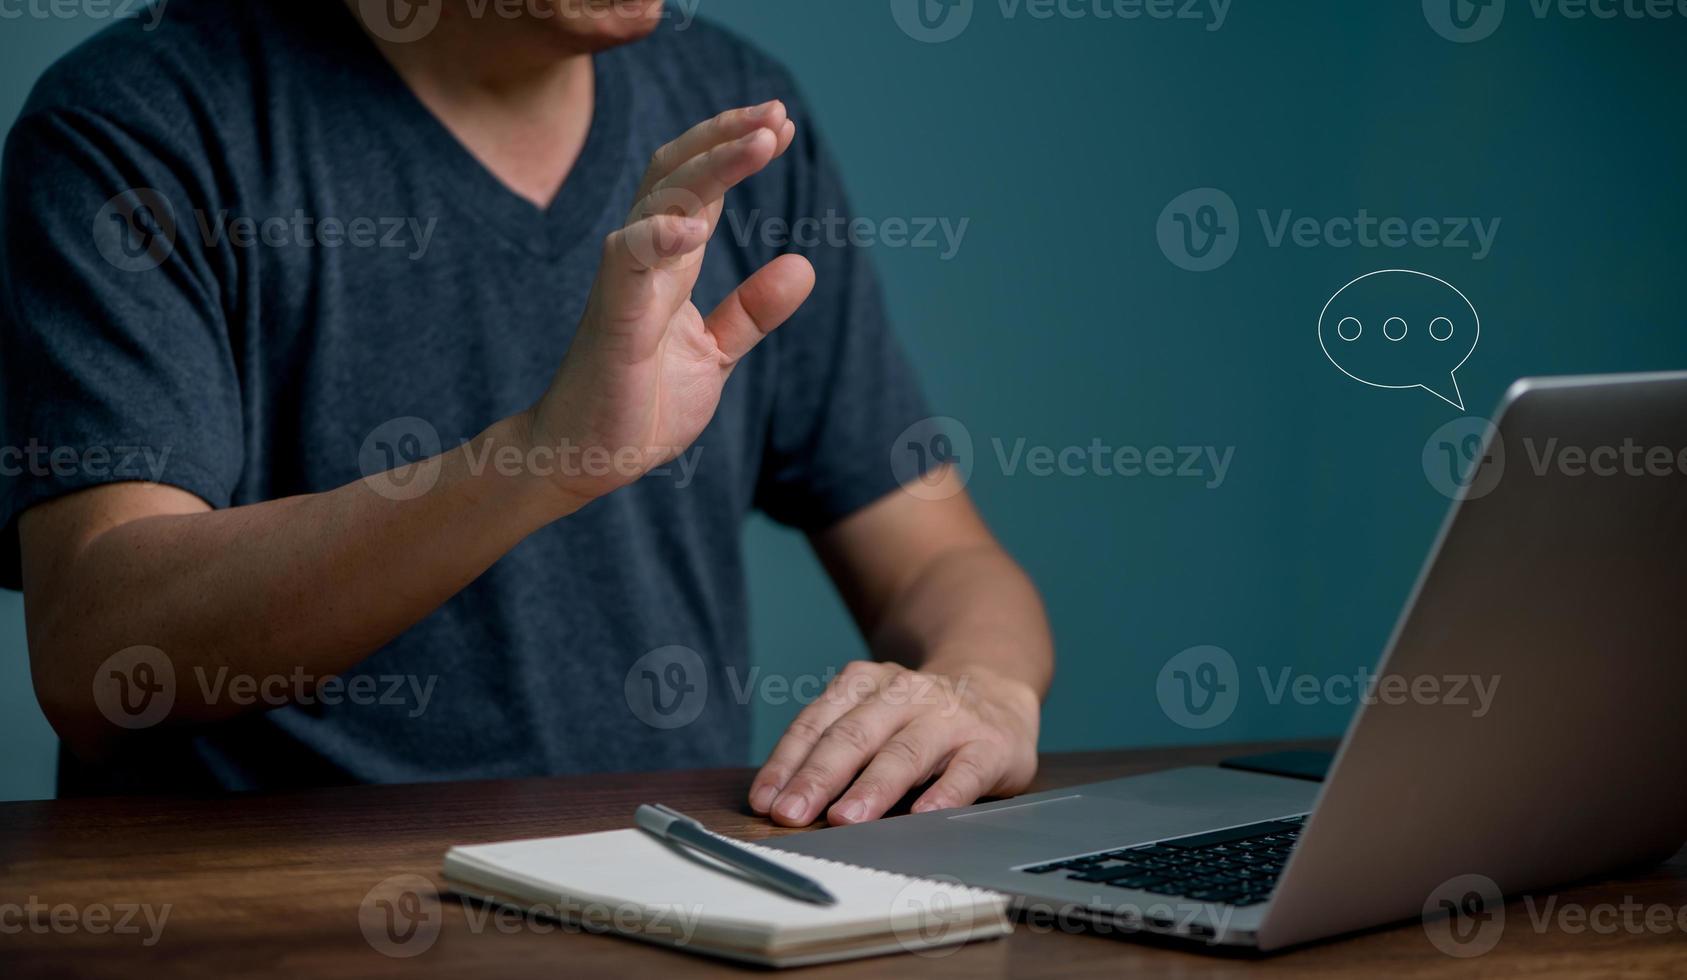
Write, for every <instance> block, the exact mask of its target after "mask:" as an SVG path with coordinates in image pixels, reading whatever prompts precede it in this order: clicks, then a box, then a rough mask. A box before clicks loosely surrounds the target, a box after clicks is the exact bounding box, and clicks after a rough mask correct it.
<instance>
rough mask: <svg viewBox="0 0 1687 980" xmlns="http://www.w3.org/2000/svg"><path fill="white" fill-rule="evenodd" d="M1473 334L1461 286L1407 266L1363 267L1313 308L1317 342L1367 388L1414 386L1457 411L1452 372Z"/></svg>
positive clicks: (1477, 322) (1476, 334)
mask: <svg viewBox="0 0 1687 980" xmlns="http://www.w3.org/2000/svg"><path fill="white" fill-rule="evenodd" d="M1481 336H1482V321H1481V319H1480V318H1479V317H1478V316H1477V315H1476V307H1475V306H1473V305H1472V304H1471V302H1470V300H1469V299H1467V298H1465V295H1464V294H1463V293H1461V292H1459V291H1458V289H1456V288H1454V286H1453V284H1452V283H1449V282H1447V281H1446V280H1444V279H1437V278H1436V277H1434V276H1432V275H1430V274H1429V273H1427V272H1413V271H1412V270H1411V269H1379V270H1378V271H1376V272H1367V273H1365V274H1364V275H1362V276H1360V277H1359V278H1357V279H1355V280H1353V281H1352V282H1350V283H1348V284H1347V285H1345V286H1343V287H1341V288H1340V289H1338V290H1336V294H1335V295H1334V296H1331V297H1330V300H1329V302H1327V303H1325V304H1324V309H1323V311H1322V312H1320V313H1319V314H1318V345H1319V346H1320V347H1322V348H1324V356H1325V357H1327V358H1329V359H1330V363H1331V364H1334V365H1335V366H1336V367H1337V368H1338V369H1339V370H1340V371H1341V373H1343V374H1345V375H1347V376H1348V377H1350V378H1352V379H1353V380H1355V381H1360V382H1363V383H1365V384H1368V385H1370V386H1371V387H1373V388H1422V389H1423V390H1425V391H1427V392H1429V393H1430V394H1432V395H1434V396H1435V397H1437V398H1439V399H1441V400H1442V401H1444V402H1446V403H1447V404H1449V405H1452V406H1454V407H1455V408H1457V409H1459V410H1460V411H1463V410H1464V395H1463V394H1461V393H1460V392H1459V379H1458V376H1457V372H1458V369H1459V368H1461V367H1463V366H1464V362H1465V361H1467V360H1469V359H1470V355H1471V354H1472V353H1474V352H1475V350H1476V341H1477V340H1478V339H1479V338H1480V337H1481Z"/></svg>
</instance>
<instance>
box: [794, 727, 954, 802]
mask: <svg viewBox="0 0 1687 980" xmlns="http://www.w3.org/2000/svg"><path fill="white" fill-rule="evenodd" d="M951 748H953V744H952V742H951V740H950V737H949V736H947V735H946V733H945V732H944V731H943V726H941V725H931V726H923V725H921V724H920V723H919V722H914V723H911V724H909V725H908V726H907V727H906V728H904V729H902V730H901V731H900V732H897V733H896V734H895V735H892V736H891V737H890V740H889V741H887V742H885V744H884V745H882V746H880V748H879V752H878V754H877V755H875V756H873V761H872V762H869V763H868V764H867V768H866V769H864V770H862V771H861V775H860V776H859V777H857V778H856V780H855V782H854V783H853V784H851V785H850V787H849V791H848V792H846V793H844V795H843V796H842V797H841V798H839V800H838V802H836V803H834V804H832V806H831V808H830V809H828V810H827V811H826V820H827V822H829V823H834V824H846V823H860V822H861V821H863V820H877V819H878V818H879V817H882V816H884V813H885V811H886V810H888V809H890V808H891V807H892V806H894V805H895V804H896V801H897V800H900V799H902V797H903V795H904V794H906V793H907V792H908V791H909V790H910V789H913V788H914V787H915V786H918V785H919V784H920V783H923V782H925V781H926V780H927V779H929V778H930V777H931V772H932V770H933V769H935V768H936V767H937V762H938V760H939V759H941V758H942V757H943V756H944V755H946V754H948V752H949V750H950V749H951Z"/></svg>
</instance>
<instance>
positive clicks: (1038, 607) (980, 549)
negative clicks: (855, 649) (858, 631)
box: [871, 543, 1054, 698]
mask: <svg viewBox="0 0 1687 980" xmlns="http://www.w3.org/2000/svg"><path fill="white" fill-rule="evenodd" d="M871 645H872V648H873V652H874V655H875V656H877V657H879V658H880V659H884V660H894V661H896V662H898V663H902V664H904V665H906V666H909V667H914V668H917V669H919V670H925V671H932V672H935V673H943V674H952V675H960V676H964V675H965V674H966V672H967V671H969V670H974V669H977V668H983V669H986V670H989V671H991V672H993V673H995V674H998V675H1000V676H1003V677H1007V678H1010V679H1012V680H1016V681H1019V682H1021V683H1023V684H1025V685H1026V686H1027V687H1029V688H1031V690H1032V691H1033V692H1035V694H1036V695H1037V697H1038V698H1041V697H1043V696H1044V695H1046V694H1047V693H1048V688H1049V682H1050V681H1051V680H1052V678H1053V675H1054V643H1053V640H1052V638H1051V636H1050V634H1049V625H1048V617H1047V615H1046V614H1045V613H1044V611H1043V604H1042V600H1041V599H1040V598H1039V597H1038V595H1037V590H1036V588H1035V587H1034V586H1033V585H1032V584H1031V580H1030V579H1029V578H1028V577H1027V576H1026V575H1025V573H1024V571H1022V570H1021V569H1020V567H1019V565H1018V564H1017V563H1015V562H1014V560H1013V559H1012V558H1010V557H1009V556H1008V554H1007V553H1006V552H1005V551H1003V550H1002V549H1001V547H1000V546H998V545H996V544H994V543H988V544H977V545H967V546H963V547H957V548H954V549H950V550H947V551H944V552H942V553H940V554H938V555H936V556H934V557H932V558H931V559H929V560H928V561H927V562H926V563H925V565H924V566H923V567H922V568H921V569H920V570H919V571H917V572H916V573H915V574H914V575H913V576H912V577H911V578H910V579H909V580H908V581H907V583H906V584H904V585H903V586H902V588H901V589H900V590H899V591H898V592H897V594H896V596H895V597H894V598H893V599H892V601H891V602H890V603H889V604H888V605H887V606H886V608H885V610H884V612H883V614H882V617H881V619H880V621H879V623H878V626H877V628H876V629H875V630H874V634H873V636H872V637H871Z"/></svg>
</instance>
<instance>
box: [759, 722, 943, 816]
mask: <svg viewBox="0 0 1687 980" xmlns="http://www.w3.org/2000/svg"><path fill="white" fill-rule="evenodd" d="M910 711H911V709H910V708H909V706H908V705H905V704H894V703H891V702H888V701H885V700H883V699H880V698H877V697H874V698H871V699H869V700H868V701H867V702H866V703H864V704H862V705H860V706H859V707H856V708H853V709H851V710H850V711H849V713H848V714H846V715H844V716H843V717H842V718H839V719H838V720H837V721H834V722H832V725H831V727H830V728H827V729H826V733H825V734H824V735H821V736H820V741H818V742H816V743H815V744H814V751H812V752H810V753H809V754H808V758H807V759H805V760H803V764H802V766H801V767H800V768H798V769H797V772H796V775H794V776H792V777H791V781H790V782H788V783H786V784H785V789H784V791H783V792H781V793H780V794H779V799H777V800H775V801H774V803H773V811H772V812H773V819H774V820H775V821H777V822H779V823H782V824H784V825H786V826H787V827H802V826H805V825H807V824H810V823H813V822H814V819H815V818H816V817H818V816H820V811H821V810H822V809H824V808H825V806H826V804H828V803H830V802H831V801H832V800H833V799H834V798H836V797H837V795H838V794H839V793H842V792H843V790H844V787H846V786H848V785H849V783H850V780H852V779H854V778H855V774H856V773H858V772H860V771H861V769H862V767H863V766H865V765H866V764H867V762H868V760H870V759H872V758H873V756H874V755H876V754H877V753H878V751H879V749H880V748H881V747H882V746H883V745H884V744H885V743H886V742H887V741H888V740H889V739H890V737H891V736H892V735H894V734H896V732H897V731H898V730H899V729H901V728H902V727H903V726H904V725H905V724H907V722H908V716H909V714H910Z"/></svg>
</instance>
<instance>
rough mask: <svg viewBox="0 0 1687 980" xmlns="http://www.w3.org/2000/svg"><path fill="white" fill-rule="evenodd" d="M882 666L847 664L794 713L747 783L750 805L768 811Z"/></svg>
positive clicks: (874, 685)
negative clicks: (805, 760) (789, 724)
mask: <svg viewBox="0 0 1687 980" xmlns="http://www.w3.org/2000/svg"><path fill="white" fill-rule="evenodd" d="M884 669H885V668H883V667H880V666H879V665H877V664H869V663H861V664H859V665H852V666H850V667H848V668H846V669H845V670H844V671H843V673H841V674H839V675H838V676H837V677H836V678H835V679H833V681H832V683H831V684H829V685H828V686H827V688H826V690H825V692H824V693H822V694H821V695H820V697H818V698H816V699H815V700H813V701H812V702H810V703H809V704H807V705H806V706H804V707H803V709H802V711H800V712H798V713H797V717H796V718H795V719H793V720H792V722H791V726H790V727H789V728H787V729H785V734H784V735H782V736H780V738H779V742H778V744H777V745H775V746H774V747H773V751H772V752H771V753H769V755H768V757H767V761H766V762H765V763H763V764H762V767H761V771H760V772H757V773H756V778H755V781H754V782H752V783H751V784H750V809H752V810H754V811H756V812H757V813H767V812H768V811H769V810H771V809H773V801H774V800H775V799H776V798H777V797H778V796H779V792H780V790H783V789H784V788H785V784H786V783H787V782H789V781H790V779H791V775H792V774H793V773H795V772H796V771H797V767H798V766H800V765H802V762H803V760H804V759H806V758H808V754H809V753H810V752H812V751H813V750H814V745H815V743H816V742H818V741H820V736H822V735H824V734H825V733H826V729H827V728H830V727H831V725H832V722H834V721H836V720H838V719H839V718H842V717H843V716H844V715H845V714H846V713H848V712H849V711H850V710H851V709H852V708H854V707H855V706H856V705H858V704H860V703H861V702H863V701H865V700H866V699H867V698H869V697H871V696H872V695H873V693H874V692H876V691H877V690H878V687H879V684H878V676H879V673H880V672H881V671H883V670H884Z"/></svg>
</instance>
